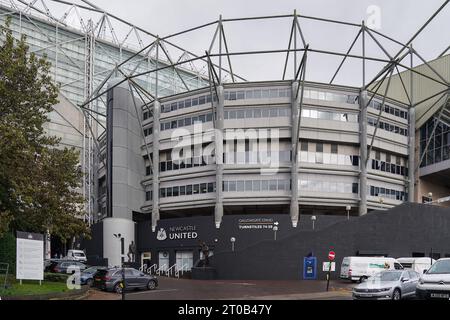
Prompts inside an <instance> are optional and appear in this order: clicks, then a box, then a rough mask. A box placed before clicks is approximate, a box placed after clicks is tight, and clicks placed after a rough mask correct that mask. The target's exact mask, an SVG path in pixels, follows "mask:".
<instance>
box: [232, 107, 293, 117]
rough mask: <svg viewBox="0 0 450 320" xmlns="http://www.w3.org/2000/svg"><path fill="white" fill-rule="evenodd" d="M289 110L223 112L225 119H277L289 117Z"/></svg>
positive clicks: (261, 109)
mask: <svg viewBox="0 0 450 320" xmlns="http://www.w3.org/2000/svg"><path fill="white" fill-rule="evenodd" d="M290 116H291V109H290V108H272V109H268V108H245V109H239V110H230V111H225V113H224V118H225V119H250V118H252V119H253V118H256V119H258V118H277V117H290Z"/></svg>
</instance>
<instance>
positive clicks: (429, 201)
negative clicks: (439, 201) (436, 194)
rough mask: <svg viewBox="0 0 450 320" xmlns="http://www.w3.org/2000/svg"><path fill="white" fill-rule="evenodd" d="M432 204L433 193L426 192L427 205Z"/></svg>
mask: <svg viewBox="0 0 450 320" xmlns="http://www.w3.org/2000/svg"><path fill="white" fill-rule="evenodd" d="M432 202H433V192H428V203H429V204H431V203H432Z"/></svg>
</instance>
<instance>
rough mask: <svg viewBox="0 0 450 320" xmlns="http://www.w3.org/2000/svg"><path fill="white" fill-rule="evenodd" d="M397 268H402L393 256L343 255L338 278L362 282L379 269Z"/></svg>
mask: <svg viewBox="0 0 450 320" xmlns="http://www.w3.org/2000/svg"><path fill="white" fill-rule="evenodd" d="M398 269H403V266H402V265H401V264H400V263H399V262H398V261H397V260H396V259H394V258H388V257H345V258H344V259H343V260H342V264H341V274H340V278H341V279H346V280H351V281H360V282H362V281H363V280H365V279H367V278H368V277H370V276H372V275H374V274H376V273H378V272H380V271H383V270H398Z"/></svg>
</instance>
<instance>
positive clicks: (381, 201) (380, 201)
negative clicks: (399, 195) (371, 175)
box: [378, 197, 384, 205]
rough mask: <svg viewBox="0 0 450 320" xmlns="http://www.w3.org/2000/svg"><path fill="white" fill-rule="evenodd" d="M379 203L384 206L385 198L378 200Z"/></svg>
mask: <svg viewBox="0 0 450 320" xmlns="http://www.w3.org/2000/svg"><path fill="white" fill-rule="evenodd" d="M378 202H379V203H380V204H381V205H382V204H383V203H384V198H383V197H380V198H378Z"/></svg>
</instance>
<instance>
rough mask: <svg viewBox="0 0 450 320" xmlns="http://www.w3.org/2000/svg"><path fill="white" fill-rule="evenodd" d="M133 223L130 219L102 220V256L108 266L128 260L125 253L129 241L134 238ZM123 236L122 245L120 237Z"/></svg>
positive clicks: (117, 264)
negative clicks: (118, 236) (106, 260)
mask: <svg viewBox="0 0 450 320" xmlns="http://www.w3.org/2000/svg"><path fill="white" fill-rule="evenodd" d="M134 230H135V223H134V222H133V221H132V220H130V219H122V218H106V219H104V220H103V258H107V259H108V264H109V266H111V267H113V266H121V265H122V259H123V261H128V258H127V253H128V248H129V245H130V244H131V241H134V239H135V234H134ZM115 234H116V235H119V234H120V237H121V238H123V239H124V240H123V245H122V241H121V240H120V238H117V237H115V236H114V235H115Z"/></svg>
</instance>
